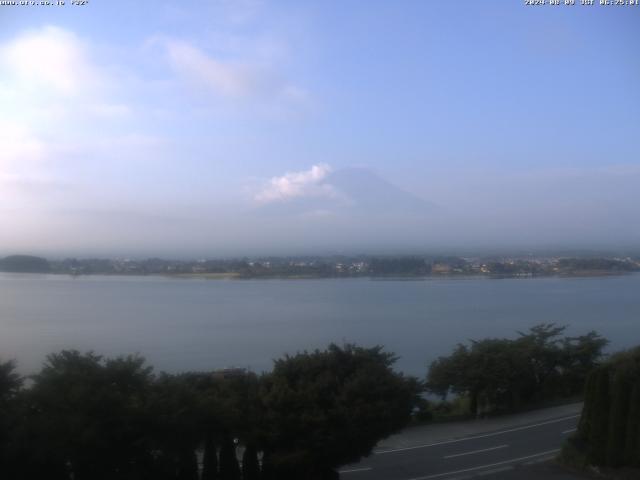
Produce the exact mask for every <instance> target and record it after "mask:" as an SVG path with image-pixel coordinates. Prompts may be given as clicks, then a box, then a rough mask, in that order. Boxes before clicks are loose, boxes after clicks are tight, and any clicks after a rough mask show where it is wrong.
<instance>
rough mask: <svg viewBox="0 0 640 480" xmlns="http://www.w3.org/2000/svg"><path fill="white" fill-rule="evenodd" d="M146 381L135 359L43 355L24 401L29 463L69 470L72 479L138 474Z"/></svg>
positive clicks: (143, 459) (146, 370)
mask: <svg viewBox="0 0 640 480" xmlns="http://www.w3.org/2000/svg"><path fill="white" fill-rule="evenodd" d="M150 379H151V368H150V367H147V366H145V364H144V359H142V358H140V357H124V358H118V359H114V360H104V359H103V358H102V357H100V356H98V355H94V354H93V353H91V352H89V353H86V354H81V353H79V352H77V351H62V352H60V353H58V354H53V355H49V356H48V357H47V362H46V363H45V365H44V366H43V368H42V370H41V371H40V373H38V374H37V375H35V376H34V384H33V387H32V388H31V390H30V391H29V394H28V396H27V398H26V401H27V403H28V404H29V410H30V412H31V413H30V417H29V423H30V425H29V435H30V436H31V438H32V439H33V441H32V443H33V444H32V445H30V448H31V449H32V450H33V451H34V452H35V453H34V455H35V456H34V458H33V464H34V465H46V466H47V468H50V469H52V470H53V471H56V470H57V471H62V470H69V471H70V473H73V475H74V478H75V479H77V480H84V479H91V480H99V479H113V478H124V477H125V476H126V475H133V474H135V473H136V472H140V471H142V470H144V469H145V468H146V465H147V462H148V458H147V450H146V449H145V448H144V445H142V444H141V439H142V438H144V422H143V419H144V417H145V415H144V406H145V403H146V400H145V396H146V394H147V393H148V386H149V383H150ZM39 455H44V456H43V457H42V458H39Z"/></svg>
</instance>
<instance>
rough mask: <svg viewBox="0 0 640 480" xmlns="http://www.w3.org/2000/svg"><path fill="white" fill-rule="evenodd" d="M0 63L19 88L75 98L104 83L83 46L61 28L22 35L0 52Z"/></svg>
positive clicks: (45, 29) (74, 36)
mask: <svg viewBox="0 0 640 480" xmlns="http://www.w3.org/2000/svg"><path fill="white" fill-rule="evenodd" d="M0 61H1V62H2V66H3V67H4V69H3V70H5V71H6V72H7V73H9V75H10V76H12V77H13V78H14V79H16V80H18V81H19V82H20V85H22V86H27V87H31V88H38V87H42V86H46V88H47V89H54V90H55V91H56V92H57V93H62V94H65V95H75V94H77V93H78V92H81V91H84V90H86V89H87V88H88V87H92V86H96V85H97V84H99V83H100V82H101V76H100V74H99V73H98V71H97V69H96V68H95V67H94V66H93V65H92V64H91V61H90V60H89V54H88V52H87V48H86V45H85V44H84V42H82V41H81V40H80V39H79V38H78V37H77V36H76V35H75V34H74V33H72V32H69V31H67V30H63V29H61V28H58V27H53V26H47V27H44V28H42V29H40V30H29V31H27V32H25V33H23V34H22V35H20V36H18V37H17V38H15V39H14V40H13V41H11V42H9V43H7V44H5V46H4V47H2V48H1V49H0Z"/></svg>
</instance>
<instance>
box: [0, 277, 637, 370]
mask: <svg viewBox="0 0 640 480" xmlns="http://www.w3.org/2000/svg"><path fill="white" fill-rule="evenodd" d="M540 322H557V323H559V324H568V325H570V328H569V330H568V333H569V334H571V335H578V334H583V333H586V332H587V331H589V330H597V331H598V332H600V333H601V334H602V335H604V336H605V337H607V338H608V339H610V340H611V347H610V348H611V349H619V348H626V347H630V346H632V345H635V344H640V275H628V276H618V277H597V278H596V277H594V278H535V279H499V280H497V279H488V278H466V279H458V278H456V279H449V278H428V279H423V280H370V279H318V280H200V279H177V278H163V277H117V276H112V277H107V276H88V277H77V278H72V277H67V276H55V275H17V274H0V358H2V359H9V358H15V359H16V360H17V361H18V363H19V366H20V371H21V372H23V373H29V372H33V371H35V370H37V369H38V368H39V365H40V364H41V362H42V361H43V360H44V358H45V356H46V354H48V353H50V352H54V351H58V350H60V349H63V348H76V349H80V350H88V349H92V350H94V351H96V352H97V353H101V354H105V355H118V354H128V353H135V352H138V353H140V354H142V355H144V356H145V357H146V358H147V359H148V360H149V362H150V363H151V364H153V365H154V366H155V367H156V368H157V369H158V370H167V371H171V372H176V371H181V370H187V369H193V370H205V369H213V368H220V367H226V366H241V367H249V368H251V369H253V370H254V371H258V372H259V371H263V370H268V369H270V367H271V364H272V359H274V358H276V357H279V356H281V355H282V354H284V353H286V352H289V353H295V352H296V351H298V350H303V349H313V348H316V347H324V346H326V345H327V344H328V343H329V342H339V343H341V342H356V343H358V344H361V345H364V346H371V345H376V344H382V345H384V346H385V347H386V348H387V349H388V350H391V351H394V352H396V353H397V354H398V355H399V356H400V357H401V358H400V360H399V361H398V363H397V364H396V366H397V368H398V369H400V370H402V371H405V372H407V373H411V374H415V375H420V376H422V375H424V374H425V372H426V368H427V365H428V364H429V362H430V361H431V360H433V359H434V358H436V357H437V356H438V355H443V354H447V353H448V352H450V350H451V349H452V348H453V347H454V345H455V344H456V343H458V342H463V341H465V340H467V339H472V338H473V339H478V338H485V337H488V336H500V337H504V336H514V335H516V331H517V330H524V329H527V328H528V327H530V326H532V325H534V324H536V323H540Z"/></svg>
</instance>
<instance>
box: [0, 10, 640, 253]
mask: <svg viewBox="0 0 640 480" xmlns="http://www.w3.org/2000/svg"><path fill="white" fill-rule="evenodd" d="M66 3H67V5H65V6H64V7H56V6H49V7H42V6H37V7H36V6H0V254H8V253H14V252H25V253H28V252H31V253H42V254H48V255H66V254H71V253H75V254H77V255H88V254H100V255H116V254H117V255H144V254H150V255H151V254H163V255H183V256H191V255H206V256H218V255H236V254H242V253H249V254H251V253H271V252H272V253H286V252H291V253H309V252H314V251H315V252H318V253H322V252H327V251H353V250H355V251H368V250H385V251H388V250H393V249H398V250H403V249H404V250H427V249H429V248H435V247H439V248H440V247H444V248H452V249H453V248H457V247H459V246H481V247H486V246H492V245H497V246H521V247H527V248H529V247H546V246H573V245H575V246H581V247H584V246H593V247H598V246H605V245H614V246H615V245H624V246H633V245H636V244H638V242H639V241H640V188H639V185H640V157H639V154H640V54H639V51H638V46H639V45H640V7H616V6H610V7H604V6H599V5H596V6H593V7H583V6H580V5H576V6H573V7H565V6H559V7H552V6H548V5H547V6H543V7H526V6H524V5H523V3H524V2H521V1H511V0H505V1H484V2H478V1H472V0H468V1H458V2H442V1H439V2H436V1H418V0H416V1H371V0H369V1H366V2H345V1H335V2H333V1H327V0H322V1H317V2H306V1H302V2H301V1H277V2H275V1H274V2H268V1H258V0H256V1H251V0H248V1H243V0H237V1H233V0H218V1H214V0H207V1H198V2H195V1H184V0H183V1H179V2H178V1H170V2H162V1H157V0H155V1H136V2H125V1H113V0H90V1H89V4H88V5H86V6H73V5H71V2H70V0H67V2H66ZM578 3H579V1H578Z"/></svg>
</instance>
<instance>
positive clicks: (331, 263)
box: [0, 255, 640, 279]
mask: <svg viewBox="0 0 640 480" xmlns="http://www.w3.org/2000/svg"><path fill="white" fill-rule="evenodd" d="M0 271H3V272H18V273H52V274H65V275H172V276H183V277H202V278H212V279H214V278H335V277H426V276H472V275H486V276H494V277H535V276H592V275H616V274H623V273H628V272H635V271H640V257H556V256H549V257H545V256H540V257H537V256H525V257H458V256H419V255H414V256H368V255H361V256H328V257H264V258H242V259H199V260H167V259H161V258H148V259H128V258H124V259H100V258H86V259H77V258H67V259H63V260H47V259H45V258H41V257H35V256H30V255H11V256H8V257H5V258H2V259H0Z"/></svg>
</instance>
